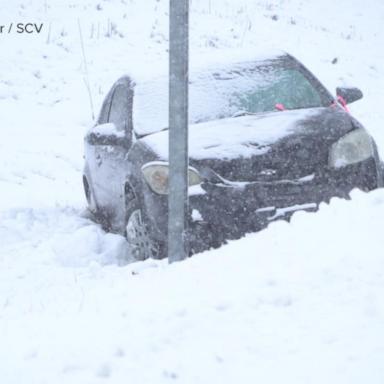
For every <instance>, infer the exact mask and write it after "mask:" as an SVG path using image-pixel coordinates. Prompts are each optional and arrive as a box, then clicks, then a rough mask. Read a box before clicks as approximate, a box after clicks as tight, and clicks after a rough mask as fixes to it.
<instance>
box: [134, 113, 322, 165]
mask: <svg viewBox="0 0 384 384" xmlns="http://www.w3.org/2000/svg"><path fill="white" fill-rule="evenodd" d="M322 110H323V108H314V109H307V110H295V111H284V112H272V113H265V114H260V115H252V116H243V117H236V118H228V119H221V120H215V121H210V122H206V123H200V124H192V125H190V126H189V157H190V158H192V159H195V160H200V159H213V158H221V159H235V158H238V157H251V156H254V155H261V154H264V153H266V152H268V151H269V149H270V145H271V144H273V143H275V142H276V141H278V140H279V139H281V138H283V137H285V136H288V135H289V134H292V133H294V132H295V131H296V130H297V128H298V127H299V126H300V122H301V121H303V120H306V119H308V118H310V117H313V116H315V115H317V114H319V113H320V111H322ZM168 134H169V131H168V130H166V131H161V132H158V133H154V134H152V135H149V136H146V137H144V138H142V139H141V140H140V141H141V142H143V143H144V144H146V145H147V146H149V147H150V148H151V149H152V150H153V151H154V152H155V153H156V154H157V155H158V156H159V157H160V158H161V159H162V160H167V159H168Z"/></svg>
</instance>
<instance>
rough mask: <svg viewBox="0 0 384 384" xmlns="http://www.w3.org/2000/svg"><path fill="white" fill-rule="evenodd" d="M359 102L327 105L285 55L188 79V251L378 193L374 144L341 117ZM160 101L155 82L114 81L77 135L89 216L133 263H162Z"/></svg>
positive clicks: (164, 176)
mask: <svg viewBox="0 0 384 384" xmlns="http://www.w3.org/2000/svg"><path fill="white" fill-rule="evenodd" d="M361 97H362V93H361V92H360V91H359V90H358V89H356V88H338V89H337V96H336V97H333V96H332V95H331V94H330V93H329V92H328V91H327V90H326V89H325V87H324V86H323V85H322V84H321V83H320V82H319V81H318V80H317V79H316V78H315V77H314V76H313V75H312V74H311V73H310V72H309V71H308V70H307V69H306V68H305V67H304V66H303V65H302V64H301V63H299V62H298V61H297V60H296V59H294V58H293V57H292V56H290V55H288V54H286V53H281V54H277V55H272V56H270V57H263V58H262V59H258V60H251V61H244V62H236V63H234V64H231V65H222V66H216V67H212V66H207V68H202V69H200V70H197V71H192V72H191V74H190V127H189V142H190V170H189V184H190V188H189V200H190V225H189V240H190V248H191V253H195V252H199V251H202V250H204V249H207V248H209V247H217V246H220V245H221V244H222V243H223V242H225V241H226V240H227V239H236V238H239V237H241V236H242V235H243V234H245V233H247V232H252V231H257V230H260V229H262V228H264V227H265V226H266V225H268V223H269V222H271V221H274V220H277V219H281V218H286V219H287V218H289V217H290V216H291V215H292V213H293V212H295V211H297V210H316V209H317V206H318V204H319V203H320V202H322V201H329V199H330V198H331V197H333V196H339V197H344V198H348V194H349V192H350V191H351V190H352V189H353V188H356V187H357V188H360V189H362V190H364V191H370V190H373V189H375V188H378V187H381V186H382V184H383V176H382V171H381V166H380V164H381V163H380V160H379V157H378V152H377V148H376V144H375V142H374V140H373V139H372V137H371V136H370V135H369V134H368V133H367V131H366V130H365V129H364V127H363V126H362V125H361V124H360V123H359V122H358V121H357V120H356V119H354V118H353V117H352V116H351V115H350V114H349V113H348V111H347V106H346V104H348V103H351V102H353V101H356V100H358V99H359V98H361ZM167 103H168V95H167V79H166V78H161V77H158V78H156V79H154V80H152V81H148V80H144V81H140V80H139V79H134V78H132V77H129V76H125V77H122V78H121V79H119V80H118V81H117V82H116V83H115V84H114V85H113V87H112V89H111V90H110V92H109V93H108V95H107V96H106V98H105V101H104V103H103V106H102V109H101V112H100V116H99V118H98V121H97V123H96V125H95V126H94V127H93V128H92V129H91V130H90V131H89V132H88V134H87V135H86V137H85V168H84V177H83V181H84V187H85V194H86V197H87V201H88V204H89V208H90V209H91V211H93V212H94V213H95V216H96V217H97V218H98V219H99V220H100V221H101V222H102V223H103V224H104V226H105V227H106V228H107V229H108V230H111V231H114V232H117V233H121V234H124V235H125V236H126V238H127V241H128V242H129V244H130V246H131V247H132V249H133V252H134V255H135V257H136V258H137V259H145V258H148V257H153V258H161V257H164V256H165V255H166V239H167V193H168V164H167V160H168V130H167V123H168V116H167V112H168V107H167Z"/></svg>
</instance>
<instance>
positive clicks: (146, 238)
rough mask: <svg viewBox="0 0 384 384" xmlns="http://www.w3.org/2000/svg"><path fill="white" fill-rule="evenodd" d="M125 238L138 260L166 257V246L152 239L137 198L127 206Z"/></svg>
mask: <svg viewBox="0 0 384 384" xmlns="http://www.w3.org/2000/svg"><path fill="white" fill-rule="evenodd" d="M127 205H128V206H127V211H126V218H127V219H126V227H125V237H126V239H127V242H128V244H129V247H130V249H131V252H132V255H133V257H134V258H135V259H136V260H145V259H148V258H153V259H161V258H163V257H164V254H165V250H164V246H163V245H162V244H161V243H160V242H159V241H157V240H155V239H154V238H153V237H151V234H150V231H149V226H148V224H147V222H146V218H145V215H144V214H143V210H142V208H141V207H140V204H139V202H138V200H137V199H136V198H135V199H133V200H132V201H130V202H129V203H128V204H127Z"/></svg>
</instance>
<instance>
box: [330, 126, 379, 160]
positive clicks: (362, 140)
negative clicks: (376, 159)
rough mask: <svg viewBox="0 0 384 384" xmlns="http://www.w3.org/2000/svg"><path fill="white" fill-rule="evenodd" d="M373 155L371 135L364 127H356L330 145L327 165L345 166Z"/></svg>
mask: <svg viewBox="0 0 384 384" xmlns="http://www.w3.org/2000/svg"><path fill="white" fill-rule="evenodd" d="M373 155H374V149H373V143H372V139H371V137H370V136H369V135H368V133H367V132H366V131H365V130H364V129H356V130H355V131H352V132H350V133H348V134H346V135H345V136H343V137H342V138H341V139H340V140H339V141H337V142H336V143H334V144H333V145H332V146H331V149H330V151H329V166H330V167H333V168H341V167H345V166H346V165H349V164H355V163H359V162H360V161H363V160H366V159H368V158H369V157H371V156H373Z"/></svg>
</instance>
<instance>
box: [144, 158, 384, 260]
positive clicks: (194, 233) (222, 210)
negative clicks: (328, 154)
mask: <svg viewBox="0 0 384 384" xmlns="http://www.w3.org/2000/svg"><path fill="white" fill-rule="evenodd" d="M376 164H377V159H375V158H371V159H368V160H366V161H364V162H361V163H358V164H354V165H350V166H347V167H344V168H341V169H339V170H334V169H323V170H322V171H321V172H319V173H317V174H313V175H308V177H305V178H302V179H299V180H278V181H276V180H275V181H269V182H265V181H263V182H249V183H233V182H232V183H229V184H225V183H223V184H215V183H211V182H209V181H206V182H204V183H203V184H202V185H201V189H200V193H197V194H191V195H190V196H189V210H190V215H189V229H188V238H189V246H190V249H191V253H197V252H201V251H203V250H206V249H208V248H211V247H218V246H220V245H221V244H223V243H224V242H225V241H227V240H230V239H238V238H240V237H242V236H243V235H244V234H246V233H249V232H256V231H259V230H261V229H263V228H265V227H266V226H267V225H268V224H269V223H270V222H272V221H275V220H279V219H288V220H289V218H290V217H291V216H292V214H293V213H294V212H296V211H298V210H307V211H308V210H309V211H315V210H317V208H318V205H319V203H321V202H329V200H330V199H331V198H332V197H341V198H346V199H348V198H349V192H350V191H351V190H352V189H354V188H359V189H361V190H363V191H371V190H373V189H376V188H378V187H381V186H382V184H383V182H382V172H381V168H380V167H378V166H377V165H376ZM167 198H168V197H167V196H160V195H155V194H153V193H148V194H146V207H147V212H148V213H149V212H150V213H151V214H147V215H148V218H149V222H150V225H151V232H152V233H153V234H154V236H155V237H156V238H157V239H158V240H160V241H162V242H166V241H167V226H168V225H167V224H168V214H167Z"/></svg>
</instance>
